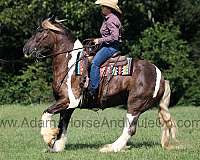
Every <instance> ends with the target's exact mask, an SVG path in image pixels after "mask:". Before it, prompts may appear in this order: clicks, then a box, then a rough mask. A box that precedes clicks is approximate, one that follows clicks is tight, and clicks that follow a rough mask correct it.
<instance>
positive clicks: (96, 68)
mask: <svg viewBox="0 0 200 160" xmlns="http://www.w3.org/2000/svg"><path fill="white" fill-rule="evenodd" d="M117 51H118V49H116V48H113V47H111V46H110V47H109V46H108V47H102V48H101V49H100V50H99V51H98V52H97V54H96V55H95V57H94V59H93V60H92V65H91V70H90V84H89V90H90V91H91V92H93V93H94V92H95V91H96V89H97V88H98V86H99V83H100V66H101V64H102V63H103V62H105V61H106V60H108V59H109V58H110V57H112V55H113V54H114V53H115V52H117Z"/></svg>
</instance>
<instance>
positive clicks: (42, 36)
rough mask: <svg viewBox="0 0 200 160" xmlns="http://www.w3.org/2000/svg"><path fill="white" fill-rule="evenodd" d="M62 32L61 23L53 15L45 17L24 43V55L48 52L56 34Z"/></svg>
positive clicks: (51, 47)
mask: <svg viewBox="0 0 200 160" xmlns="http://www.w3.org/2000/svg"><path fill="white" fill-rule="evenodd" d="M63 32H64V28H63V27H62V24H61V23H59V22H58V21H57V20H55V17H51V18H48V19H45V20H44V21H43V22H42V23H41V25H40V26H39V27H38V28H37V30H36V32H35V34H34V35H32V37H31V38H30V39H29V40H28V41H27V42H26V44H25V45H24V48H23V52H24V54H25V56H26V57H36V56H37V54H41V53H49V52H50V51H51V50H52V49H53V47H54V45H55V44H56V40H57V39H56V34H57V33H63Z"/></svg>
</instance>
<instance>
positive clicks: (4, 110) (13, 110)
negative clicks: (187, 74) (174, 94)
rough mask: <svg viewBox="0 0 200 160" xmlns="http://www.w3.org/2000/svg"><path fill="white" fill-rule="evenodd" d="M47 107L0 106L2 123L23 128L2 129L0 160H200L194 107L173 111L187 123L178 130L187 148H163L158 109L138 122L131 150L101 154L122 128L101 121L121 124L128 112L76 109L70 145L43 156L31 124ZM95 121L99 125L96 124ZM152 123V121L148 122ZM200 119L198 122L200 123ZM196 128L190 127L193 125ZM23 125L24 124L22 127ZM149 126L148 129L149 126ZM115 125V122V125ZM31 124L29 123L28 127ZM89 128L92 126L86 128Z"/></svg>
mask: <svg viewBox="0 0 200 160" xmlns="http://www.w3.org/2000/svg"><path fill="white" fill-rule="evenodd" d="M45 108H46V106H45V105H37V106H20V105H5V106H0V123H1V121H2V120H4V121H5V120H9V121H10V120H17V121H18V122H17V125H23V126H21V127H8V126H7V127H3V126H1V127H0V159H1V160H19V159H23V160H28V159H29V160H35V159H37V160H54V159H55V160H68V159H73V160H75V159H95V160H96V159H97V160H98V159H118V160H120V159H128V160H131V159H133V160H146V159H148V160H156V159H170V160H171V159H174V160H178V159H180V160H188V159H193V160H194V159H200V158H199V152H200V149H199V148H200V119H199V115H200V108H195V107H175V108H172V109H170V111H171V113H172V115H173V117H174V118H175V119H176V120H179V122H181V121H180V120H183V121H185V125H186V126H184V127H179V132H178V139H179V140H180V141H181V143H182V145H183V146H184V147H183V148H182V149H179V150H171V151H166V150H163V149H162V148H161V146H160V128H159V127H157V126H156V125H153V124H152V123H153V122H155V121H156V119H157V117H158V115H157V110H150V111H147V112H145V113H144V114H143V115H142V116H141V117H140V121H139V125H140V126H139V127H138V129H137V133H136V135H135V136H133V137H132V139H131V141H130V143H129V145H131V148H130V149H129V150H126V151H125V152H120V153H107V154H105V153H100V152H99V148H100V147H101V146H103V145H104V144H107V143H112V142H114V140H115V139H116V138H118V136H120V134H121V131H122V128H120V127H115V125H114V124H113V126H110V127H108V125H106V124H105V123H104V125H102V122H103V120H104V122H106V121H105V119H104V118H106V120H107V122H109V120H117V122H119V123H120V122H121V121H120V120H122V118H123V117H124V116H125V113H126V111H125V110H122V109H114V108H112V109H106V110H104V111H99V115H98V114H97V113H95V112H92V111H88V110H79V109H77V110H76V111H75V113H74V114H73V122H76V123H75V124H74V123H70V127H69V130H68V143H67V145H66V149H65V151H64V152H62V153H44V152H43V150H44V149H45V148H46V145H45V144H44V143H43V140H42V138H41V136H40V128H39V127H38V126H34V125H35V124H32V125H33V126H32V127H30V126H28V124H27V123H25V122H27V121H26V120H28V121H29V122H30V121H31V120H34V119H35V118H36V120H37V121H39V120H40V117H41V113H42V112H43V110H44V109H45ZM75 120H85V121H82V122H83V123H85V122H88V121H86V120H93V121H92V122H94V123H97V122H98V121H99V122H100V123H101V125H102V127H98V124H96V125H97V127H94V126H93V127H91V126H90V125H89V124H84V126H82V127H78V122H80V121H75ZM94 120H96V121H97V122H95V121H94ZM147 120H151V121H147ZM197 120H199V122H197ZM192 121H193V126H191V125H192V124H191V125H190V126H188V125H189V123H192ZM22 122H23V124H22ZM148 122H149V123H150V124H149V125H148V126H147V125H145V124H146V123H148ZM113 123H114V122H113ZM29 125H30V124H29ZM87 125H89V126H87ZM179 125H181V124H179Z"/></svg>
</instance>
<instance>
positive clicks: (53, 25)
mask: <svg viewBox="0 0 200 160" xmlns="http://www.w3.org/2000/svg"><path fill="white" fill-rule="evenodd" d="M42 27H43V28H45V29H51V30H53V31H56V32H61V33H62V34H64V35H66V36H67V37H68V39H69V40H71V41H72V42H75V40H76V36H75V35H74V34H73V32H72V31H71V30H70V29H69V28H67V27H66V26H65V25H64V24H62V23H61V22H57V21H49V19H46V20H44V21H43V22H42Z"/></svg>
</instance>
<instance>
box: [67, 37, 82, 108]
mask: <svg viewBox="0 0 200 160" xmlns="http://www.w3.org/2000/svg"><path fill="white" fill-rule="evenodd" d="M82 47H83V45H82V44H81V42H80V41H79V40H76V42H75V43H74V48H73V49H78V48H82ZM82 51H83V49H78V50H74V51H72V52H71V53H70V54H71V55H72V58H71V59H70V60H69V63H68V68H69V72H68V79H67V88H68V89H67V90H68V96H69V100H70V104H69V107H68V108H76V107H78V105H79V102H80V100H81V98H82V96H80V97H79V98H75V96H74V94H73V91H72V86H71V77H72V75H73V73H74V71H75V63H76V58H77V55H78V53H79V52H82Z"/></svg>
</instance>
